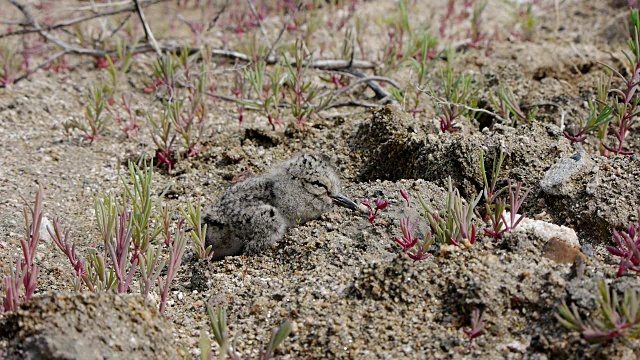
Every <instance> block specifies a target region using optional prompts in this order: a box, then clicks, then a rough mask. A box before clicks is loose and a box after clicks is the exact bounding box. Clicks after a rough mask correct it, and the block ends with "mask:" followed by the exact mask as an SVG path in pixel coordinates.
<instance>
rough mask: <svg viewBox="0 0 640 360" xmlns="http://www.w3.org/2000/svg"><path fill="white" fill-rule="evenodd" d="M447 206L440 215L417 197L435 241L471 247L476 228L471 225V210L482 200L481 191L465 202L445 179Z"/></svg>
mask: <svg viewBox="0 0 640 360" xmlns="http://www.w3.org/2000/svg"><path fill="white" fill-rule="evenodd" d="M447 184H448V191H447V204H446V206H445V209H444V211H443V212H442V213H440V212H438V211H434V210H433V209H431V208H430V207H429V206H428V205H427V204H426V203H425V202H424V201H423V200H422V198H421V197H418V199H419V200H420V204H421V205H422V207H423V209H424V212H425V218H426V219H427V221H428V222H429V226H430V228H431V233H432V234H433V236H434V237H435V241H436V242H438V243H441V244H446V243H451V244H453V245H456V246H460V243H462V244H463V245H464V246H465V247H467V248H468V247H471V245H473V243H475V241H476V227H475V224H473V221H472V220H473V218H474V216H473V210H474V209H475V207H476V206H477V205H478V202H480V199H481V198H482V191H481V192H480V193H479V194H478V195H477V196H476V197H475V199H471V200H470V201H469V202H465V201H464V200H463V199H462V197H461V196H460V192H459V191H458V189H457V188H454V187H453V185H452V182H451V177H449V178H448V179H447Z"/></svg>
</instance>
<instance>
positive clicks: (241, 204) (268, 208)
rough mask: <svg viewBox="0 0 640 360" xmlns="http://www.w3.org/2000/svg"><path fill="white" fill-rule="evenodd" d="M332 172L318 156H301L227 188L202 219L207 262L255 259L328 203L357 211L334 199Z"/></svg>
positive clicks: (337, 182) (338, 188)
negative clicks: (208, 254) (208, 249)
mask: <svg viewBox="0 0 640 360" xmlns="http://www.w3.org/2000/svg"><path fill="white" fill-rule="evenodd" d="M341 189H342V184H341V182H340V178H339V176H338V174H337V173H336V171H335V169H334V168H333V167H332V166H331V165H330V164H329V163H328V162H327V161H326V160H325V159H324V157H323V156H321V155H316V154H303V155H299V156H296V157H294V158H291V159H289V160H288V161H286V162H284V163H283V164H281V165H279V166H277V167H276V168H274V169H273V170H272V171H270V172H268V173H266V174H264V175H261V176H256V177H251V178H249V179H247V180H245V181H243V182H241V183H238V184H235V185H233V186H232V187H231V188H229V189H228V190H227V192H225V194H224V195H223V196H222V198H221V199H220V200H219V201H218V202H217V203H216V204H215V205H213V206H212V207H211V208H210V209H209V210H208V211H207V214H206V215H205V216H204V223H205V224H206V225H207V234H206V245H207V246H209V245H211V246H212V248H213V252H214V254H213V259H214V260H220V259H222V258H224V257H225V256H229V255H240V254H247V255H252V254H257V253H260V252H263V251H264V250H266V249H268V248H269V247H271V246H273V245H274V244H275V243H276V242H277V241H279V240H280V239H282V236H283V235H284V233H285V231H286V230H287V228H289V227H291V226H294V225H297V224H303V223H305V222H307V221H309V220H313V219H317V218H318V217H320V215H322V214H324V213H326V212H329V211H331V209H332V208H333V206H334V204H335V205H340V206H344V207H346V208H349V209H352V210H358V209H359V207H358V205H357V204H355V203H354V202H353V201H351V200H349V199H348V198H347V197H345V196H343V195H342V194H340V191H341Z"/></svg>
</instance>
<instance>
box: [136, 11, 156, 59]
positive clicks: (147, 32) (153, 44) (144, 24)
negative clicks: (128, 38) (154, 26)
mask: <svg viewBox="0 0 640 360" xmlns="http://www.w3.org/2000/svg"><path fill="white" fill-rule="evenodd" d="M134 1H135V3H136V12H137V13H138V16H139V17H140V22H142V27H143V28H144V34H145V35H146V36H147V42H148V43H149V44H150V45H151V47H152V48H153V50H154V51H155V52H156V55H158V56H161V55H162V52H160V48H159V47H158V43H157V42H156V38H155V37H154V36H153V33H152V32H151V28H150V27H149V24H148V23H147V19H146V18H145V17H144V12H142V6H140V0H134Z"/></svg>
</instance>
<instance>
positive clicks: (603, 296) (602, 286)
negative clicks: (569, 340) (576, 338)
mask: <svg viewBox="0 0 640 360" xmlns="http://www.w3.org/2000/svg"><path fill="white" fill-rule="evenodd" d="M556 319H558V322H560V324H561V325H562V326H564V327H565V328H567V329H568V330H570V331H576V332H579V333H580V335H581V336H582V337H583V338H584V339H585V340H587V341H588V342H590V343H605V344H609V343H611V342H612V341H613V340H615V339H617V338H620V339H621V340H623V341H626V340H629V339H638V338H640V293H639V292H638V291H635V290H632V289H626V290H625V291H624V295H623V297H622V302H620V300H619V299H618V294H617V293H616V292H615V291H612V290H609V287H608V286H607V284H606V283H605V281H604V279H603V278H600V279H598V308H597V309H596V311H595V313H592V314H590V315H589V316H588V317H587V318H586V319H585V320H583V319H582V316H581V315H580V312H579V311H578V307H577V306H576V304H575V303H572V304H571V307H569V306H568V305H567V303H566V302H564V301H563V302H562V305H561V306H560V307H559V308H558V312H557V314H556Z"/></svg>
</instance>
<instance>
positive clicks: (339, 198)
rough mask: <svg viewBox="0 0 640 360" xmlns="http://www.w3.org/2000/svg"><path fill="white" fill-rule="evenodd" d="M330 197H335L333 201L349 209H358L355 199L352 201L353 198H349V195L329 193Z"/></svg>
mask: <svg viewBox="0 0 640 360" xmlns="http://www.w3.org/2000/svg"><path fill="white" fill-rule="evenodd" d="M329 197H331V199H333V203H334V204H336V205H340V206H343V207H346V208H347V209H351V210H358V209H359V208H358V204H356V203H354V202H353V201H351V199H349V198H348V197H346V196H344V195H342V194H338V195H329Z"/></svg>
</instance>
